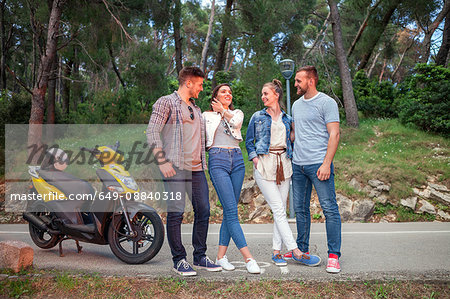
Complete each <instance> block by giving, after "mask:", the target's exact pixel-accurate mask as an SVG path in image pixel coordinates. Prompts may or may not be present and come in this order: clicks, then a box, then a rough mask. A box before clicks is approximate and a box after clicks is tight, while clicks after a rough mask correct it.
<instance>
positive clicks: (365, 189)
mask: <svg viewBox="0 0 450 299" xmlns="http://www.w3.org/2000/svg"><path fill="white" fill-rule="evenodd" d="M361 191H362V192H366V193H367V194H369V193H370V192H372V187H370V186H365V187H364V188H363V189H362V190H361Z"/></svg>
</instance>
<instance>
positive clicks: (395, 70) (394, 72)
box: [392, 34, 417, 82]
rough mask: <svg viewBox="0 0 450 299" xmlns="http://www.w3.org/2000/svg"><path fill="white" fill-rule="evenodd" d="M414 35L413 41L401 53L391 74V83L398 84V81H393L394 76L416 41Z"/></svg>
mask: <svg viewBox="0 0 450 299" xmlns="http://www.w3.org/2000/svg"><path fill="white" fill-rule="evenodd" d="M416 36H417V34H416V35H414V37H413V39H412V40H411V42H410V43H409V45H408V46H407V47H406V49H405V50H404V51H403V53H402V55H401V56H400V61H399V62H398V64H397V66H396V67H395V69H394V71H393V72H392V81H394V82H400V80H395V76H396V75H397V72H398V70H399V69H400V65H401V64H402V62H403V59H405V55H406V52H408V50H409V49H411V47H412V46H413V45H414V42H415V40H416Z"/></svg>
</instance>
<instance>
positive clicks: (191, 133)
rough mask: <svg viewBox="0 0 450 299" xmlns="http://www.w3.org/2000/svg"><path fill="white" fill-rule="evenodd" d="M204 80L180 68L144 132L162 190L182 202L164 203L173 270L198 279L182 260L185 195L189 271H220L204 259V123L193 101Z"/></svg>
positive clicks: (206, 196) (206, 214) (194, 70)
mask: <svg viewBox="0 0 450 299" xmlns="http://www.w3.org/2000/svg"><path fill="white" fill-rule="evenodd" d="M204 77H205V75H204V73H203V72H202V71H201V70H200V69H199V68H197V67H185V68H183V69H182V70H181V71H180V73H179V74H178V83H179V87H178V90H177V91H175V92H174V93H172V94H170V95H167V96H163V97H161V98H159V99H158V100H157V101H156V103H155V104H154V105H153V110H152V115H151V117H150V121H149V124H148V128H147V142H148V144H149V145H150V146H154V149H153V153H154V154H155V158H156V159H157V162H158V165H159V169H160V171H161V174H162V175H163V177H164V185H165V188H166V191H167V192H170V193H172V194H173V197H174V198H177V197H178V198H180V197H181V200H175V201H168V208H167V209H168V210H167V239H168V241H169V246H170V250H171V252H172V260H173V263H174V268H173V269H174V271H175V272H177V273H178V274H180V275H183V276H191V275H196V274H197V272H196V271H195V270H194V269H193V268H192V266H191V265H190V264H189V263H188V262H187V261H186V250H185V248H184V246H183V243H182V240H181V223H182V221H183V214H184V207H185V194H186V192H187V193H188V196H189V198H190V199H191V201H192V206H193V208H194V213H195V214H194V227H193V232H192V245H193V246H194V266H196V267H199V268H204V269H206V270H208V271H221V270H222V267H220V266H218V265H216V264H215V263H214V262H213V261H212V260H211V259H210V258H208V257H207V256H206V237H207V235H208V223H209V215H210V213H209V210H210V207H209V190H208V184H207V182H206V177H205V172H204V171H205V170H206V157H205V123H204V120H203V118H202V113H201V110H200V108H199V107H198V106H197V105H196V104H195V101H194V100H193V99H196V98H198V94H199V93H200V92H201V91H202V90H203V79H204ZM179 195H181V196H179ZM170 197H172V196H170Z"/></svg>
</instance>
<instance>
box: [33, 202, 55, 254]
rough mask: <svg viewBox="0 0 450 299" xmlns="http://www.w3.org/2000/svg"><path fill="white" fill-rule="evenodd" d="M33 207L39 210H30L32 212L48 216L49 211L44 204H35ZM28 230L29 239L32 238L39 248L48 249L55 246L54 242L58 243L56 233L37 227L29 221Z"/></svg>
mask: <svg viewBox="0 0 450 299" xmlns="http://www.w3.org/2000/svg"><path fill="white" fill-rule="evenodd" d="M35 208H36V211H39V212H32V213H33V214H35V215H36V216H38V217H40V216H44V215H46V216H48V215H49V214H50V212H48V209H47V208H46V207H45V205H39V206H35ZM28 230H29V231H30V237H31V240H33V242H34V244H36V246H38V247H40V248H43V249H50V248H53V247H55V246H56V244H58V241H59V236H57V235H53V234H50V233H47V232H45V231H43V230H41V229H39V228H37V227H36V226H34V225H33V224H31V223H28Z"/></svg>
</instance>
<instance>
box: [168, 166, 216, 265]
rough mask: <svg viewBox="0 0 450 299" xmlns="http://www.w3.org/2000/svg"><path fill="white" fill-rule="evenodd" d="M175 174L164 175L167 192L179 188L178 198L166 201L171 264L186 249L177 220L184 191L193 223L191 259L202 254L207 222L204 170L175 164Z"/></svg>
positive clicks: (182, 203) (198, 260)
mask: <svg viewBox="0 0 450 299" xmlns="http://www.w3.org/2000/svg"><path fill="white" fill-rule="evenodd" d="M174 169H175V171H176V175H175V176H173V177H171V178H166V179H164V185H165V188H166V191H167V192H174V194H175V193H176V192H181V194H182V196H181V200H180V201H174V202H171V201H169V202H168V208H167V209H168V212H167V225H166V226H167V240H168V241H169V246H170V251H171V252H172V260H173V263H174V266H176V265H177V263H178V262H179V261H180V260H182V259H185V258H186V250H185V248H184V246H183V243H182V240H181V223H182V221H183V214H184V207H185V194H186V192H187V193H188V196H189V198H190V200H191V202H192V207H193V209H194V227H193V229H192V245H193V246H194V263H197V262H200V259H201V258H202V257H204V256H206V237H207V235H208V225H209V215H210V212H209V190H208V183H207V181H206V177H205V172H204V171H187V170H179V169H178V168H175V167H174Z"/></svg>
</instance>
